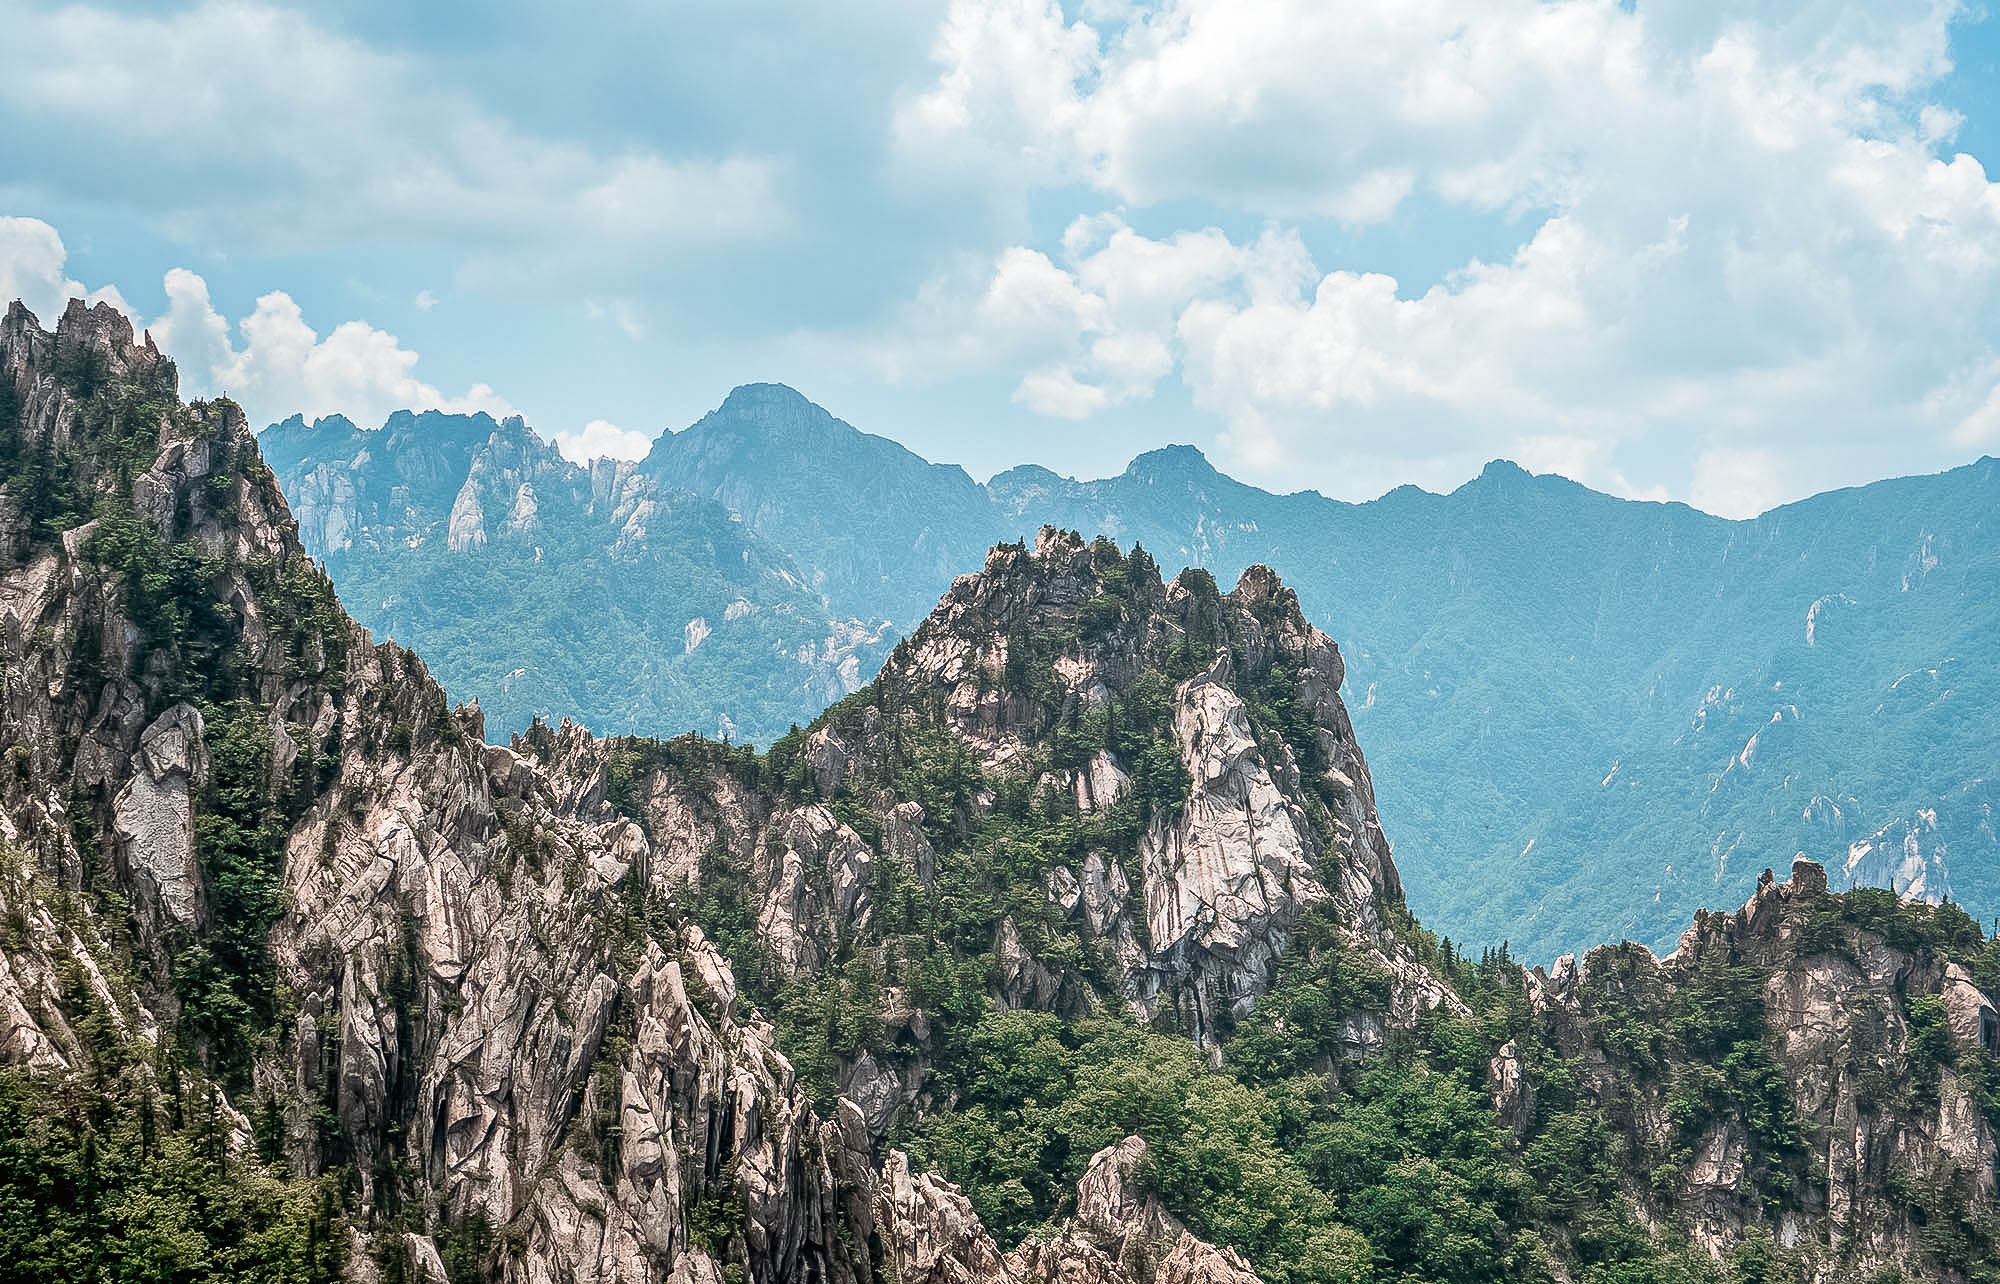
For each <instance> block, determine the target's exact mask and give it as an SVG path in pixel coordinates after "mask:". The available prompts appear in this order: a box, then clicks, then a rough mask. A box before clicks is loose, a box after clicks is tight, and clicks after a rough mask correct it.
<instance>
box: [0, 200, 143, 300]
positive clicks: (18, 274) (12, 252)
mask: <svg viewBox="0 0 2000 1284" xmlns="http://www.w3.org/2000/svg"><path fill="white" fill-rule="evenodd" d="M68 261H69V251H68V250H67V249H66V248H64V246H63V241H62V237H61V235H59V234H58V233H57V232H56V230H55V228H53V227H51V226H49V225H48V224H47V223H44V222H43V221H42V220H40V219H38V218H11V217H4V216H0V307H5V306H6V304H8V303H9V302H11V301H13V300H15V299H19V300H20V301H21V302H22V303H24V304H26V305H27V307H28V311H30V312H32V313H34V314H35V316H36V318H37V319H39V320H40V321H41V322H42V324H43V325H54V324H55V321H56V318H57V317H58V316H60V315H62V310H63V306H64V305H65V304H66V303H68V302H69V300H71V299H82V300H84V301H85V302H87V303H93V304H94V303H110V304H112V305H113V306H115V307H117V308H118V309H119V310H120V311H123V312H126V313H130V312H131V309H130V308H129V307H127V306H126V304H125V300H124V299H123V298H122V297H121V296H120V295H119V293H118V291H117V290H116V289H115V288H114V287H111V286H104V287H102V288H99V289H96V290H92V289H88V288H86V287H85V286H84V285H83V284H82V283H81V282H78V281H72V280H70V279H69V277H68V275H67V274H66V273H65V271H64V267H65V266H66V264H67V263H68Z"/></svg>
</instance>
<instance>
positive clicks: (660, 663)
mask: <svg viewBox="0 0 2000 1284" xmlns="http://www.w3.org/2000/svg"><path fill="white" fill-rule="evenodd" d="M260 445H261V446H262V448H263V451H264V455H265V458H266V459H267V460H268V461H269V462H270V464H271V466H272V470H273V471H274V472H275V473H276V474H277V475H278V477H279V479H280V483H281V485H282V486H283V487H284V489H285V492H286V494H287V496H288V497H289V498H290V500H291V504H292V510H293V512H294V513H295V514H296V516H297V518H298V522H299V530H300V536H301V539H302V540H303V542H304V543H305V545H306V547H307V549H308V550H309V551H311V552H312V553H313V555H314V556H316V557H319V558H320V559H322V561H323V562H324V563H325V565H326V568H327V571H328V573H329V574H331V575H332V576H333V577H334V580H335V582H336V583H337V584H338V585H339V587H340V592H341V595H342V599H343V601H344V602H345V603H346V604H347V606H348V609H349V610H350V611H352V612H353V614H354V617H355V618H356V619H357V620H359V621H360V622H361V623H362V624H364V625H366V626H367V627H368V628H370V629H371V630H373V631H374V632H375V633H376V634H377V635H378V636H386V637H394V638H396V639H397V640H399V641H406V642H416V641H422V642H423V643H424V644H425V645H427V646H429V647H430V648H431V649H432V657H433V658H432V664H433V670H434V672H435V673H436V675H437V677H438V678H439V680H440V681H442V682H443V683H444V684H445V686H446V688H447V689H449V690H450V691H451V692H452V693H453V694H454V695H458V696H460V697H464V698H470V697H477V698H478V699H479V701H480V704H481V706H482V707H483V708H484V710H485V712H486V715H487V721H488V725H489V727H490V728H491V729H492V730H493V732H494V733H495V734H504V733H507V732H512V731H518V730H521V729H523V728H525V727H527V726H528V724H529V723H530V722H532V721H533V720H534V719H535V718H537V717H562V716H565V715H575V716H579V717H582V718H585V719H587V720H588V722H589V725H590V726H591V727H592V728H593V729H602V730H603V731H605V732H607V733H609V732H621V731H648V732H653V731H677V730H690V729H692V730H699V731H703V732H705V733H707V734H710V735H723V736H728V735H733V736H736V737H738V738H750V739H754V740H756V741H758V742H760V743H769V741H770V740H771V739H772V738H774V737H775V736H777V735H779V734H781V733H782V732H783V731H784V730H785V728H786V727H788V726H789V725H790V724H791V722H792V721H793V720H794V719H799V718H809V717H810V716H811V710H813V709H815V708H817V707H819V706H821V705H823V704H824V703H826V702H827V701H828V700H832V699H838V698H839V697H840V696H842V695H845V694H847V693H848V692H850V691H852V690H854V689H855V688H857V687H858V686H860V684H861V683H862V682H864V681H866V680H867V679H868V678H870V677H872V676H873V675H874V671H875V668H876V667H877V665H879V664H880V662H881V659H882V656H883V655H884V654H885V653H886V651H887V648H888V646H889V645H890V644H892V643H893V642H894V640H895V638H894V634H893V631H891V630H889V629H888V628H887V627H886V624H885V622H884V620H883V619H881V618H878V619H877V620H875V621H874V622H873V623H866V622H862V621H858V620H852V619H847V618H844V617H839V616H836V615H834V614H833V613H832V612H830V611H829V609H828V607H827V604H826V600H825V598H824V597H823V596H822V595H821V594H820V593H819V592H818V591H816V590H815V589H813V588H811V587H810V586H809V585H808V584H807V583H806V575H805V573H804V572H802V571H801V570H800V568H799V567H798V565H797V564H796V563H794V562H793V561H792V560H791V559H790V558H788V557H786V556H785V554H784V553H782V552H781V551H779V550H778V549H777V548H775V547H773V546H772V545H771V544H770V543H769V542H768V541H766V540H764V539H761V538H759V537H758V536H757V535H755V534H753V533H752V532H751V531H750V530H748V529H747V528H746V527H745V526H744V524H743V523H742V522H740V521H738V520H736V519H735V518H733V517H732V516H730V514H729V513H728V511H727V510H725V509H724V508H723V507H721V506H720V505H718V504H715V503H713V502H711V501H709V500H705V499H702V498H699V497H698V496H694V495H690V494H687V493H685V492H680V491H674V490H670V489H668V488H666V487H664V486H661V485H660V484H659V483H657V482H655V481H653V480H652V479H651V478H648V477H646V476H644V475H643V474H641V473H639V472H638V471H637V470H635V469H634V468H633V467H632V465H630V464H618V463H613V462H610V461H599V462H598V463H596V464H595V465H593V466H592V467H590V468H588V469H585V468H582V467H579V466H578V465H576V464H573V463H571V462H569V461H568V460H566V459H564V458H563V457H562V456H561V455H560V454H558V453H557V452H556V450H555V448H554V447H553V446H552V445H550V444H549V443H547V442H545V441H543V440H542V439H541V438H540V437H538V436H536V435H535V433H534V432H533V430H531V429H530V428H528V427H527V425H526V424H524V423H523V422H522V421H521V420H520V419H518V418H509V419H506V420H502V421H499V422H496V421H495V420H493V419H492V418H491V417H489V416H487V415H483V414H480V415H445V414H438V413H435V412H432V413H427V414H423V415H412V414H410V413H409V412H407V411H405V412H400V413H398V414H396V415H393V416H391V417H390V419H389V421H388V422H387V423H386V424H384V425H383V427H382V428H381V429H379V430H375V431H363V430H361V429H358V428H356V427H355V426H354V425H353V424H352V423H350V422H349V421H348V420H346V419H345V418H343V417H340V416H333V417H330V418H327V419H322V420H319V421H318V422H316V423H313V424H310V425H309V424H306V423H305V422H304V421H303V420H302V419H299V418H296V417H295V418H293V419H290V420H287V421H286V422H284V423H282V424H276V425H273V426H272V427H271V428H269V429H267V430H266V431H265V432H264V434H263V435H262V438H261V441H260ZM495 619H499V620H502V621H504V622H505V626H504V627H499V628H496V627H494V623H493V622H494V620H495Z"/></svg>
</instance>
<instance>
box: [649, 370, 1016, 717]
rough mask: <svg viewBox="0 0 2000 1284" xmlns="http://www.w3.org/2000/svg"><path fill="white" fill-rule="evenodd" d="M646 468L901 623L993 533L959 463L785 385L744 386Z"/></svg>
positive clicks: (843, 593) (850, 604)
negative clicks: (940, 460) (915, 448)
mask: <svg viewBox="0 0 2000 1284" xmlns="http://www.w3.org/2000/svg"><path fill="white" fill-rule="evenodd" d="M639 469H640V471H641V472H643V473H645V474H646V475H648V476H650V477H653V478H656V479H657V480H659V481H660V482H661V483H663V484H664V485H667V486H670V487H673V488H675V489H677V490H685V491H692V492H693V493H695V494H697V495H703V496H706V497H708V498H710V499H713V500H715V501H716V502H718V503H720V504H722V505H723V506H725V507H726V508H728V509H730V510H731V511H732V512H734V513H736V514H738V515H739V516H740V517H742V519H743V521H744V522H745V524H747V525H748V526H749V527H750V528H751V529H753V530H755V531H757V532H758V533H759V534H761V535H763V536H764V537H765V538H766V539H768V540H770V541H771V542H772V543H774V544H776V545H778V546H779V547H780V548H784V549H788V550H792V551H793V552H794V553H795V555H797V557H798V559H799V561H800V563H801V564H802V565H803V566H804V567H805V568H806V574H807V578H808V580H809V582H810V583H811V584H812V585H813V587H814V588H817V589H819V590H820V591H821V592H823V593H825V594H826V596H827V598H828V599H829V600H830V601H831V602H832V603H833V604H834V605H835V607H836V608H837V609H839V610H841V611H845V612H847V613H849V614H853V615H858V616H862V617H884V616H886V617H887V618H890V619H893V620H895V621H897V622H898V624H901V625H904V626H909V625H914V624H915V623H916V622H917V621H918V620H921V619H922V618H923V617H924V616H926V615H928V614H929V613H930V610H931V608H932V607H933V606H936V605H937V599H938V594H939V593H940V592H941V591H942V586H944V585H948V584H950V583H951V581H952V579H953V578H954V577H955V576H958V575H962V574H964V573H965V572H967V571H974V570H977V569H979V565H980V563H981V562H982V561H984V560H985V556H986V548H987V546H988V544H990V543H991V542H992V541H991V539H990V538H989V536H990V535H991V534H992V532H993V530H994V522H993V518H992V512H991V504H990V503H989V502H988V500H987V497H986V492H985V490H984V489H983V488H982V487H981V486H980V485H979V484H978V483H977V482H975V481H973V480H972V478H970V477H968V476H967V475H966V472H965V470H964V469H963V468H960V467H958V466H957V465H955V464H933V463H930V462H929V461H927V460H925V459H923V458H922V457H920V456H918V455H916V454H914V453H913V452H911V451H909V450H907V449H905V448H904V447H902V446H900V445H898V444H897V443H895V442H893V441H890V440H889V439H888V438H886V437H876V436H873V435H871V434H868V433H864V432H860V431H858V430H857V429H855V428H853V427H851V426H850V425H848V424H846V423H843V422H842V421H840V420H838V419H835V418H834V417H833V416H832V415H830V414H828V413H827V412H826V411H824V410H822V409H820V407H818V406H816V405H814V404H813V403H812V402H810V401H807V400H806V399H805V398H804V397H803V396H801V395H799V394H798V393H797V392H794V391H793V390H792V389H790V388H787V387H785V386H783V385H782V384H771V383H758V384H749V385H746V386H744V387H741V388H738V389H736V390H735V391H734V392H732V393H730V394H729V397H728V399H727V400H725V401H724V402H723V403H722V405H721V406H719V407H718V408H716V409H715V410H713V411H711V412H710V413H709V414H707V415H704V416H703V417H702V418H701V420H700V421H699V422H697V423H695V424H694V425H693V426H692V427H690V428H687V429H686V430H684V431H682V432H677V433H667V434H664V435H662V436H661V437H660V439H659V440H658V441H656V442H654V443H653V449H652V451H651V453H650V454H648V455H647V456H646V458H645V459H644V460H643V461H642V462H641V463H640V465H639ZM805 712H808V713H810V712H813V711H810V710H808V711H805Z"/></svg>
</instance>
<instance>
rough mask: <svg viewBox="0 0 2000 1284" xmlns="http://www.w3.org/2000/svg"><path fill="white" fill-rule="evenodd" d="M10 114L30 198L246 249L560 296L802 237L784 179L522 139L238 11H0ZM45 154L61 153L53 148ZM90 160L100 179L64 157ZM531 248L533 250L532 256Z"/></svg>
mask: <svg viewBox="0 0 2000 1284" xmlns="http://www.w3.org/2000/svg"><path fill="white" fill-rule="evenodd" d="M0 27H4V28H5V29H6V31H7V38H8V43H9V46H10V47H11V48H15V49H22V50H33V51H34V57H33V58H27V59H12V60H10V65H9V66H8V69H7V74H6V75H5V76H0V115H4V116H5V117H7V118H8V119H10V120H13V121H16V122H25V121H32V122H34V130H33V133H34V138H33V139H27V140H16V141H17V142H20V143H21V145H22V146H23V147H25V148H32V149H34V150H33V152H32V154H33V155H34V156H35V158H36V160H37V162H38V163H37V164H35V165H33V166H26V165H24V166H23V167H22V168H21V169H20V170H18V171H17V173H16V175H15V176H14V177H12V178H10V179H7V180H0V193H5V194H9V195H12V196H14V197H15V198H17V199H19V198H22V197H24V196H33V195H35V194H37V193H38V192H39V191H40V190H41V189H40V188H38V187H36V186H34V185H32V180H30V179H29V177H28V176H29V175H38V176H41V177H40V181H41V182H42V183H44V184H46V183H47V182H48V181H49V180H48V176H49V175H52V174H57V175H60V176H61V177H60V179H59V180H58V181H59V182H60V183H61V184H62V187H63V194H65V195H67V196H72V197H74V196H83V197H86V198H90V197H96V198H99V199H108V200H118V199H123V198H124V197H125V196H126V195H127V194H128V193H130V192H132V191H135V190H140V191H144V192H145V193H146V199H147V202H148V203H147V205H146V207H145V210H144V214H145V217H146V218H147V220H148V221H149V223H151V224H153V225H154V226H157V227H162V228H164V229H165V230H167V231H168V232H170V233H171V234H174V235H176V236H179V237H181V238H183V239H186V240H190V241H197V240H199V241H209V242H215V241H222V242H226V243H229V244H231V245H232V246H233V247H234V248H236V249H238V250H245V249H252V248H260V249H277V250H283V251H287V252H291V251H299V250H313V249H317V248H321V247H323V246H326V245H330V244H343V243H348V242H351V241H352V240H354V239H356V236H357V229H365V230H366V235H367V236H368V237H369V238H370V239H372V240H375V241H377V242H382V241H388V242H396V241H402V242H411V243H419V244H429V245H440V246H444V247H446V248H450V249H454V250H461V251H463V253H464V254H465V255H466V258H465V261H464V264H463V268H462V271H463V274H464V278H465V279H466V280H468V281H475V282H480V283H492V282H496V281H510V282H511V281H518V280H521V279H524V278H526V279H532V280H536V281H543V280H546V281H550V282H556V283H561V284H563V285H565V286H567V285H570V284H573V283H574V279H575V277H576V275H577V274H578V272H579V271H583V270H589V271H595V272H599V273H605V272H609V271H611V270H614V269H615V270H616V271H617V272H618V273H619V274H620V275H621V276H624V275H629V273H630V272H631V271H633V270H634V269H635V268H638V267H641V266H644V265H647V264H659V263H665V262H671V261H672V260H673V259H674V258H675V257H676V256H679V255H683V254H685V253H686V252H687V251H688V250H689V249H690V248H691V247H697V246H715V245H718V244H722V243H741V242H746V241H752V242H754V241H757V240H759V239H761V238H764V237H767V236H769V235H771V234H772V233H773V232H774V231H776V230H778V229H781V228H782V227H784V226H785V225H786V224H787V221H788V219H789V213H788V211H787V209H786V206H785V202H784V199H783V197H782V194H781V192H780V186H781V183H782V180H783V174H782V166H781V164H780V163H779V162H777V161H775V160H773V159H771V158H768V157H760V156H749V155H734V154H723V155H713V156H700V155H696V156H671V157H670V156H663V155H660V154H657V153H655V152H653V151H650V150H645V149H641V148H629V149H614V150H609V151H607V150H601V149H598V148H595V147H592V146H588V145H584V144H579V143H575V142H571V141H567V140H563V139H558V138H552V137H546V136H542V135H539V134H536V133H532V132H527V131H525V130H523V129H522V128H520V127H518V126H516V125H514V124H513V123H511V122H509V121H508V120H505V119H502V118H501V117H499V116H497V115H495V114H493V113H492V112H490V111H489V110H487V109H485V108H484V107H483V106H481V105H480V104H479V103H478V102H477V101H476V100H475V99H474V98H472V97H471V96H469V95H468V94H467V93H465V92H464V91H463V90H461V89H460V88H458V86H457V82H458V80H459V77H458V76H457V75H454V74H451V73H450V72H449V71H447V70H445V69H441V68H440V67H438V66H437V65H435V64H434V63H431V62H428V61H426V60H425V59H423V58H422V57H420V56H418V55H415V54H404V53H400V52H386V51H384V50H381V49H377V48H374V47H371V46H369V45H367V44H364V43H362V42H360V41H357V40H354V39H351V38H349V37H347V36H344V35H341V34H339V33H337V32H334V31H332V30H330V29H328V28H327V27H325V26H323V25H320V24H318V23H316V22H315V21H314V20H313V19H312V18H310V17H307V16H305V15H303V14H300V13H297V12H292V11H289V10H285V9H280V8H276V7H273V6H268V5H261V4H253V3H244V2H241V0H209V2H208V3H202V4H197V5H194V6H193V7H191V8H186V9H182V10H180V11H179V12H172V13H153V12H149V11H141V10H128V11H119V10H113V9H109V8H99V7H91V6H85V5H72V6H66V7H63V8H59V9H45V8H42V7H40V6H37V5H31V4H25V3H10V2H8V0H0ZM36 140H49V142H48V143H47V144H45V145H44V144H41V143H38V142H37V141H36ZM76 157H87V158H88V162H87V168H86V167H84V166H81V165H77V164H75V163H73V162H71V161H67V160H66V159H65V158H76ZM527 246H532V247H534V248H533V252H531V253H523V252H521V251H522V250H523V248H524V247H527Z"/></svg>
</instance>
